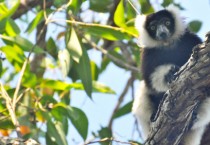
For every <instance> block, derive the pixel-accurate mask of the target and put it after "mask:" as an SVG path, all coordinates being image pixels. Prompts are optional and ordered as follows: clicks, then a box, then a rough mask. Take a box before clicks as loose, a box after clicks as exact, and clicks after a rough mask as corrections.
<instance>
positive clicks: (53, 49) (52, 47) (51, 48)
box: [46, 37, 58, 60]
mask: <svg viewBox="0 0 210 145" xmlns="http://www.w3.org/2000/svg"><path fill="white" fill-rule="evenodd" d="M46 49H47V52H48V53H49V54H50V55H51V56H52V57H53V58H54V59H55V60H57V58H58V48H57V45H56V43H55V41H54V40H53V38H52V37H50V38H49V39H48V41H47V48H46Z"/></svg>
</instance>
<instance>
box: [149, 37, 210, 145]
mask: <svg viewBox="0 0 210 145" xmlns="http://www.w3.org/2000/svg"><path fill="white" fill-rule="evenodd" d="M209 40H210V37H209V35H207V40H206V41H205V42H204V43H203V44H201V45H198V46H196V47H195V48H194V51H193V54H192V56H191V58H190V59H189V60H188V62H187V63H186V64H185V65H184V66H183V67H182V68H181V69H180V71H179V72H177V74H176V75H177V78H176V80H175V81H174V82H172V84H171V85H170V89H169V90H168V91H167V92H166V94H165V95H164V98H163V101H162V102H161V104H160V106H159V109H158V112H157V114H156V117H155V120H154V122H153V123H152V131H151V133H150V136H149V138H148V140H147V141H146V143H145V144H146V145H179V143H180V141H181V140H182V138H183V136H184V135H185V133H186V132H187V131H188V130H189V129H190V128H191V126H192V122H193V120H194V118H193V117H194V116H193V115H194V113H195V112H196V111H197V108H198V107H199V105H200V104H201V102H202V101H203V100H204V99H205V98H207V97H209V96H210V69H209V68H210V59H209V58H210V43H209ZM209 109H210V108H209ZM208 131H209V130H208ZM207 137H208V138H209V137H210V134H208V135H207ZM202 145H207V144H202Z"/></svg>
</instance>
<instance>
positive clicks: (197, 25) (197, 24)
mask: <svg viewBox="0 0 210 145" xmlns="http://www.w3.org/2000/svg"><path fill="white" fill-rule="evenodd" d="M201 26H202V22H201V21H198V20H195V21H191V22H190V23H189V24H188V27H189V30H190V31H192V32H194V33H197V32H198V31H199V30H200V29H201Z"/></svg>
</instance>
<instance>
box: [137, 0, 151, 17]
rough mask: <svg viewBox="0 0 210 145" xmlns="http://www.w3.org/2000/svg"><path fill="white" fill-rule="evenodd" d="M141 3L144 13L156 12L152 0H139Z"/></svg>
mask: <svg viewBox="0 0 210 145" xmlns="http://www.w3.org/2000/svg"><path fill="white" fill-rule="evenodd" d="M139 2H140V4H141V13H142V14H149V13H153V12H154V8H153V7H152V5H151V3H150V1H148V0H139Z"/></svg>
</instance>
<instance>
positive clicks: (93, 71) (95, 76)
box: [90, 61, 99, 81]
mask: <svg viewBox="0 0 210 145" xmlns="http://www.w3.org/2000/svg"><path fill="white" fill-rule="evenodd" d="M90 66H91V74H92V80H95V81H96V80H98V76H99V68H98V66H97V65H96V63H95V62H94V61H90Z"/></svg>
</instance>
